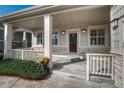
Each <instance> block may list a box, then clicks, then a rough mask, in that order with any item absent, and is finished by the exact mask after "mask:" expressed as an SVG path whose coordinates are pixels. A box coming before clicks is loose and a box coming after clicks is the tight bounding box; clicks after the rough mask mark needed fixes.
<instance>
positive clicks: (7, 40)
mask: <svg viewBox="0 0 124 93" xmlns="http://www.w3.org/2000/svg"><path fill="white" fill-rule="evenodd" d="M3 25H4V58H7V54H8V53H7V52H8V51H7V50H9V49H12V38H13V37H12V36H13V32H12V24H8V23H4V24H3Z"/></svg>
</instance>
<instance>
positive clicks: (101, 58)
mask: <svg viewBox="0 0 124 93" xmlns="http://www.w3.org/2000/svg"><path fill="white" fill-rule="evenodd" d="M102 61H103V57H102V56H101V57H100V74H102Z"/></svg>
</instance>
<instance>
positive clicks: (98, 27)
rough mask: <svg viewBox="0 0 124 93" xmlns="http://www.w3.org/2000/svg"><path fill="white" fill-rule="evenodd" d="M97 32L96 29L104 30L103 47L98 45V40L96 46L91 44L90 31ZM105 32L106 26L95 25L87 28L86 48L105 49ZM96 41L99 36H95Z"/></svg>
mask: <svg viewBox="0 0 124 93" xmlns="http://www.w3.org/2000/svg"><path fill="white" fill-rule="evenodd" d="M92 29H93V30H98V29H104V44H103V45H99V44H98V40H97V44H96V45H92V44H91V30H92ZM106 30H107V25H95V26H88V46H90V47H107V45H106V44H107V43H106V42H107V41H106V38H107V37H106ZM96 37H97V39H98V37H99V36H96Z"/></svg>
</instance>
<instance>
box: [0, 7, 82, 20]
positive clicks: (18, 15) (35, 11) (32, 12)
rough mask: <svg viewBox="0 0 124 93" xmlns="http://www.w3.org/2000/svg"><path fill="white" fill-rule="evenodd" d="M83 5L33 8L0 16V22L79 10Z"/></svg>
mask: <svg viewBox="0 0 124 93" xmlns="http://www.w3.org/2000/svg"><path fill="white" fill-rule="evenodd" d="M79 7H83V6H82V5H43V6H33V7H31V8H27V9H24V10H20V11H17V12H15V13H12V14H8V15H4V16H0V21H2V22H10V21H13V20H18V19H22V18H27V17H32V16H37V15H45V14H50V13H53V12H57V11H62V10H66V9H72V8H79Z"/></svg>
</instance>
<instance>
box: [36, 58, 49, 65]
mask: <svg viewBox="0 0 124 93" xmlns="http://www.w3.org/2000/svg"><path fill="white" fill-rule="evenodd" d="M49 61H50V59H49V58H48V57H38V58H37V63H39V64H42V65H44V66H45V67H47V66H48V63H49Z"/></svg>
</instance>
